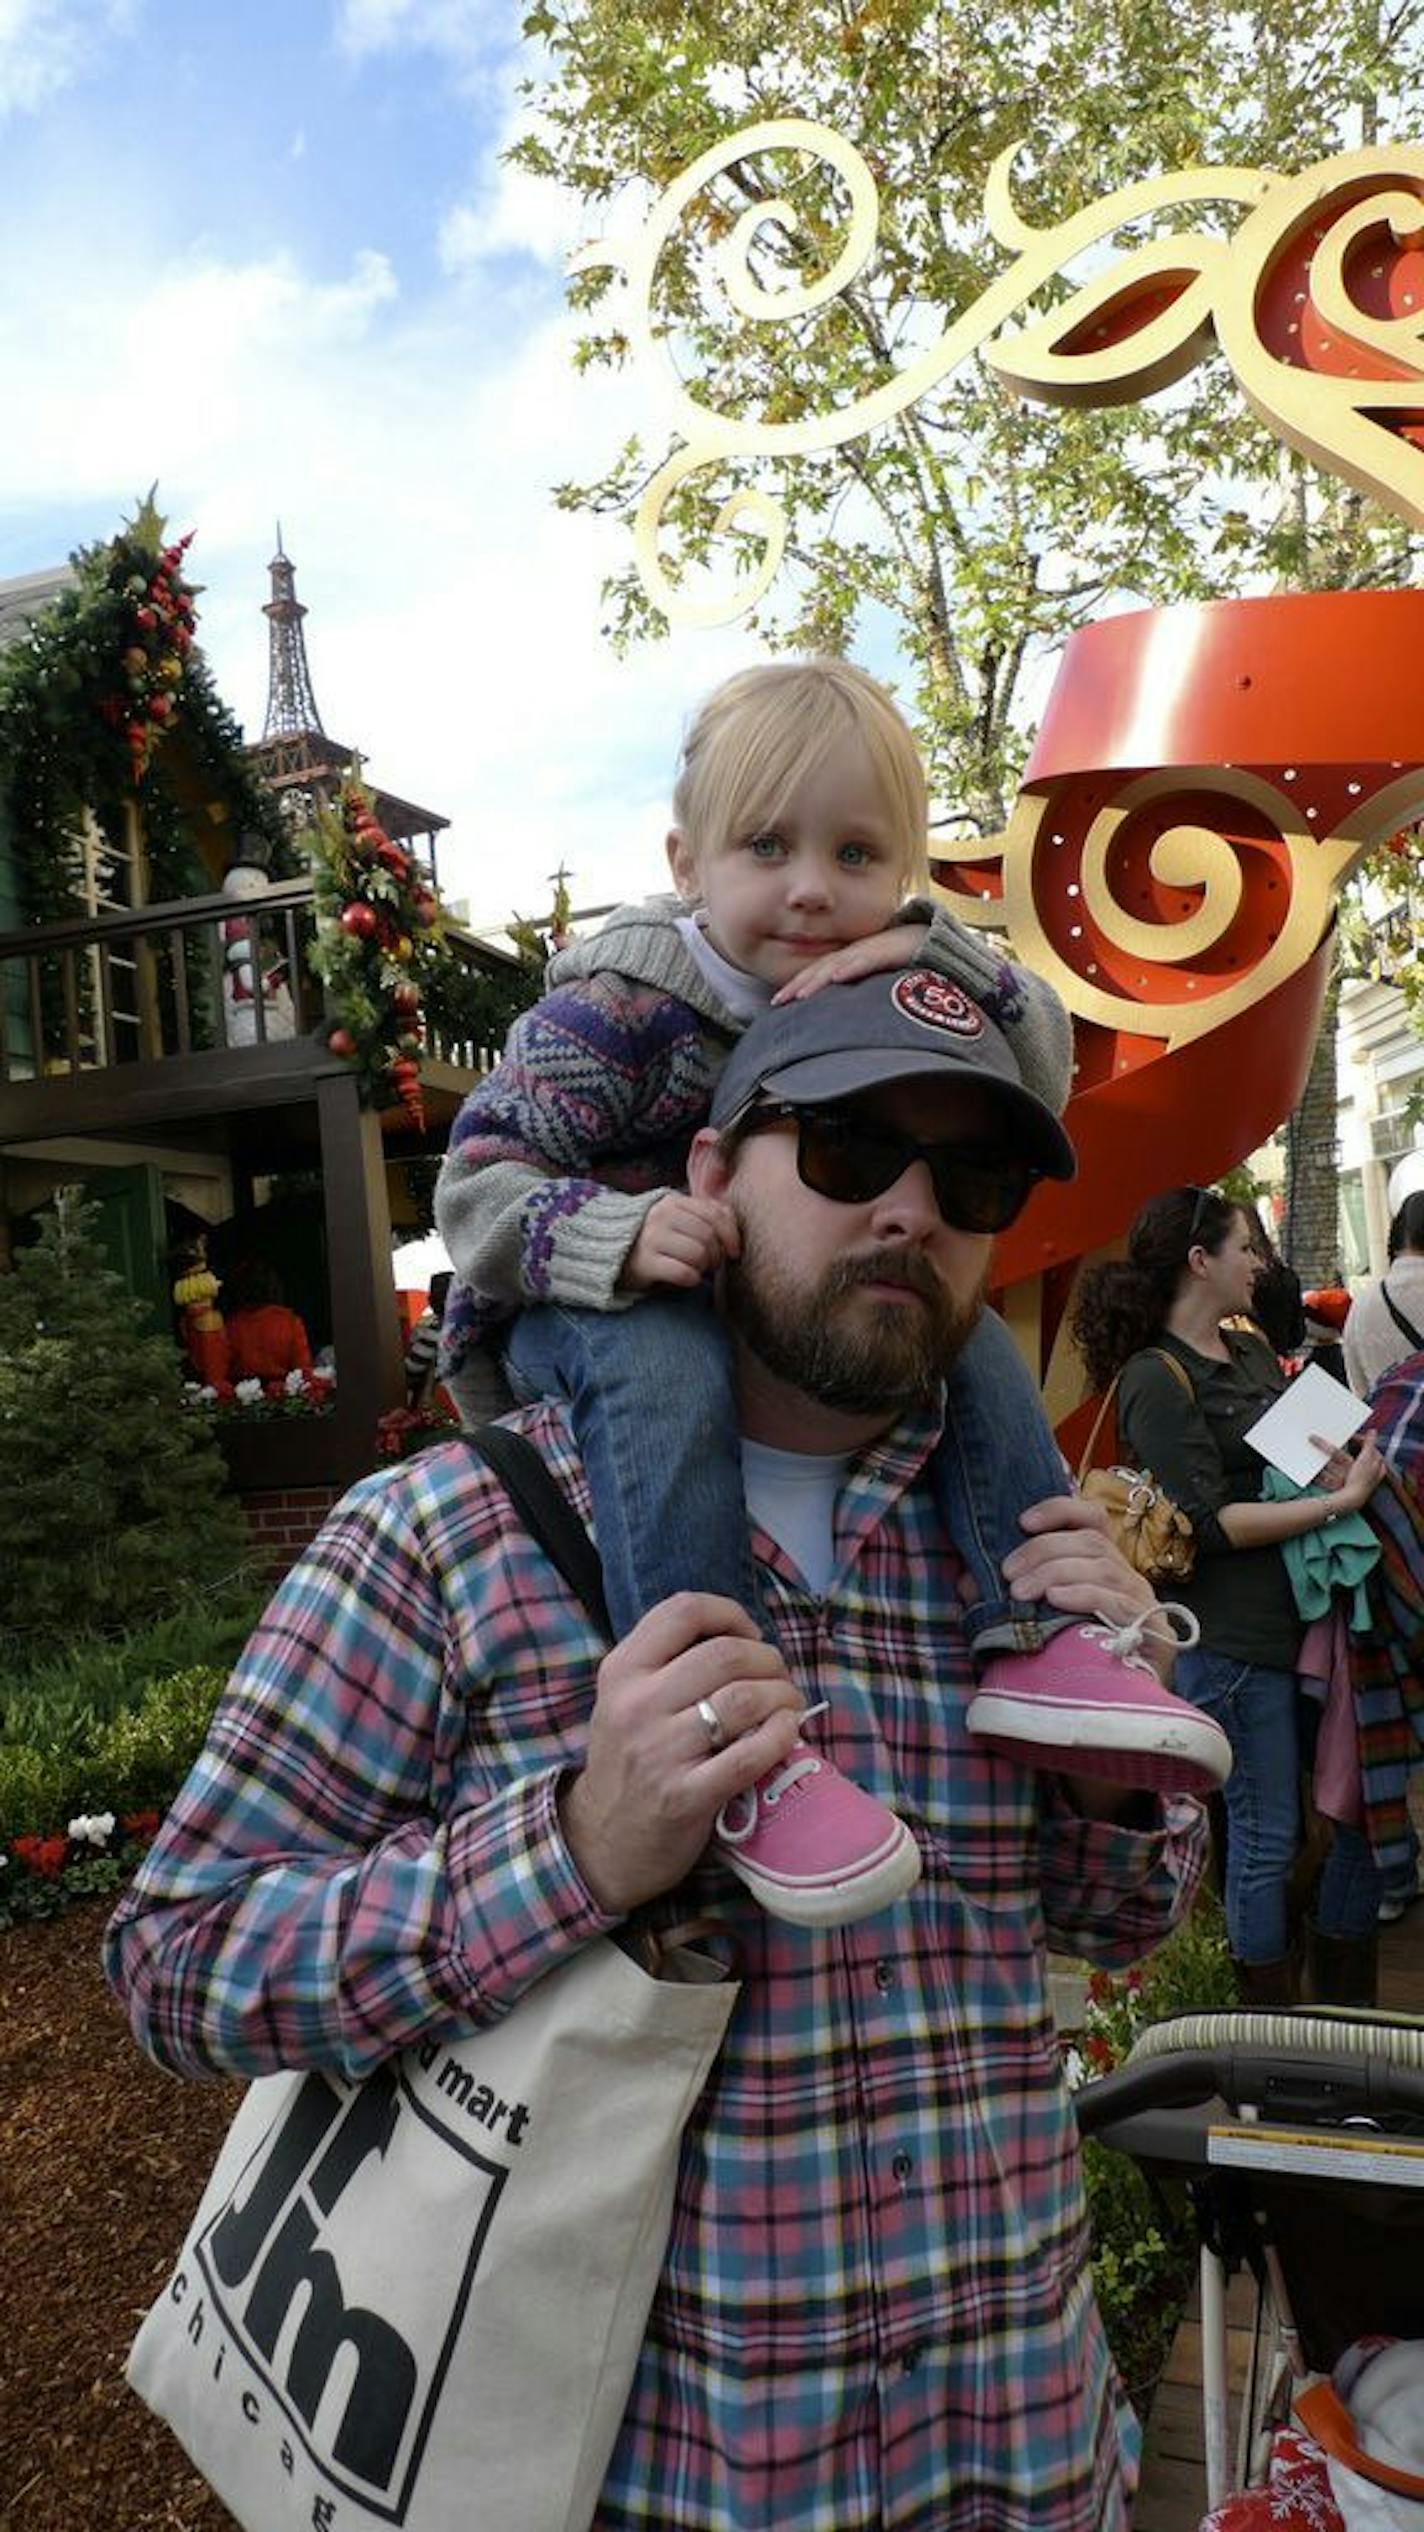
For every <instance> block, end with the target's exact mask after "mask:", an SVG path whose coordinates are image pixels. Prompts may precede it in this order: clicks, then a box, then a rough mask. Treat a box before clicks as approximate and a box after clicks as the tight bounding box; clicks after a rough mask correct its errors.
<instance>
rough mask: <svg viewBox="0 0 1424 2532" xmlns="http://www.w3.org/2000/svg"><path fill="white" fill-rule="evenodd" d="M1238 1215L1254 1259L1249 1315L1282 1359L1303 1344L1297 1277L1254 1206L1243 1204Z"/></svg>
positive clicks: (1301, 1313) (1303, 1318) (1284, 1359)
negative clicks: (1254, 1267) (1255, 1261)
mask: <svg viewBox="0 0 1424 2532" xmlns="http://www.w3.org/2000/svg"><path fill="white" fill-rule="evenodd" d="M1241 1217H1242V1220H1243V1221H1244V1223H1245V1225H1246V1232H1247V1237H1248V1239H1249V1241H1250V1244H1251V1252H1252V1255H1253V1256H1254V1257H1255V1258H1256V1260H1257V1266H1256V1281H1255V1283H1254V1284H1253V1286H1252V1289H1251V1306H1250V1310H1249V1313H1248V1316H1249V1317H1251V1318H1252V1319H1254V1320H1255V1322H1256V1325H1257V1327H1258V1328H1259V1329H1260V1331H1261V1334H1262V1335H1263V1336H1264V1338H1265V1340H1266V1343H1267V1344H1268V1345H1269V1346H1271V1347H1272V1348H1273V1349H1274V1351H1275V1352H1276V1354H1277V1355H1278V1356H1279V1357H1280V1359H1281V1360H1282V1362H1284V1361H1286V1360H1287V1359H1288V1357H1289V1356H1291V1355H1292V1354H1298V1353H1299V1351H1300V1349H1301V1347H1302V1345H1303V1344H1304V1343H1305V1309H1304V1306H1303V1303H1302V1300H1301V1291H1300V1277H1299V1275H1298V1274H1297V1273H1296V1271H1295V1268H1294V1267H1293V1266H1288V1265H1287V1264H1286V1261H1285V1259H1284V1258H1283V1257H1282V1255H1281V1253H1280V1250H1279V1249H1278V1248H1277V1247H1276V1244H1275V1242H1274V1240H1273V1239H1272V1238H1271V1235H1270V1233H1269V1231H1268V1230H1267V1229H1266V1226H1265V1224H1264V1222H1263V1221H1262V1220H1261V1217H1260V1214H1259V1213H1258V1212H1257V1210H1256V1207H1255V1206H1254V1205H1251V1204H1244V1205H1243V1206H1242V1207H1241Z"/></svg>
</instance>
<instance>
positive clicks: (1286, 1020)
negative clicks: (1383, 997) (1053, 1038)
mask: <svg viewBox="0 0 1424 2532" xmlns="http://www.w3.org/2000/svg"><path fill="white" fill-rule="evenodd" d="M1422 643H1424V592H1421V591H1417V590H1363V591H1351V592H1348V593H1345V594H1342V595H1338V596H1310V597H1305V596H1298V597H1285V598H1244V599H1234V600H1231V599H1227V600H1220V601H1217V602H1215V603H1212V604H1209V605H1204V606H1194V607H1171V608H1164V609H1153V610H1147V611H1144V612H1141V613H1136V614H1131V615H1120V616H1113V617H1109V618H1107V619H1106V620H1105V621H1104V622H1102V623H1100V624H1095V625H1092V626H1090V627H1088V629H1087V630H1086V631H1084V632H1082V633H1078V634H1075V635H1074V637H1073V639H1072V640H1071V641H1070V642H1069V644H1068V646H1067V649H1066V651H1065V653H1064V657H1063V664H1062V667H1061V669H1060V671H1059V674H1058V677H1057V680H1056V682H1055V684H1054V687H1053V691H1052V694H1051V695H1050V697H1049V702H1048V707H1047V710H1046V711H1045V713H1044V716H1043V721H1042V724H1041V726H1040V729H1039V734H1038V740H1037V743H1036V745H1035V747H1034V751H1033V754H1032V757H1031V758H1030V760H1029V764H1028V768H1027V771H1026V773H1025V776H1024V781H1023V786H1022V789H1021V790H1020V793H1019V797H1018V800H1017V803H1016V805H1015V808H1014V813H1013V816H1012V818H1011V820H1010V822H1009V826H1008V829H1007V832H1006V833H1005V834H1004V835H1003V836H1002V837H1000V838H998V839H997V840H996V842H995V843H994V844H993V845H992V846H988V847H984V848H981V849H979V850H976V851H974V852H972V853H968V852H966V853H961V854H960V856H959V857H958V858H957V859H955V860H953V861H949V862H941V863H939V864H937V866H936V876H937V878H938V880H939V883H940V887H941V890H942V892H943V893H944V894H945V896H946V897H947V899H948V901H949V902H950V903H951V905H952V906H953V907H954V910H955V912H956V913H958V914H959V915H960V916H961V917H962V918H963V919H964V920H966V921H968V922H971V923H985V924H992V925H994V926H995V927H997V928H1001V929H1002V930H1003V931H1005V932H1006V933H1007V936H1008V941H1009V946H1010V948H1011V949H1012V951H1013V954H1014V955H1015V956H1016V957H1018V958H1020V959H1022V960H1023V961H1024V962H1025V964H1027V965H1028V966H1030V967H1034V968H1036V969H1037V970H1038V971H1039V973H1040V974H1042V975H1045V976H1047V977H1049V978H1050V979H1051V981H1052V982H1053V984H1055V985H1056V986H1057V988H1058V991H1059V992H1060V993H1061V994H1062V996H1063V999H1064V1001H1065V1002H1066V1003H1067V1004H1068V1006H1069V1009H1070V1010H1071V1011H1072V1013H1073V1016H1074V1036H1075V1054H1076V1060H1077V1074H1076V1084H1075V1090H1074V1095H1073V1098H1072V1100H1071V1102H1070V1105H1069V1110H1068V1126H1069V1130H1070V1132H1071V1133H1072V1135H1073V1139H1074V1142H1075V1143H1076V1145H1077V1148H1078V1154H1079V1162H1080V1167H1079V1175H1078V1177H1077V1179H1076V1180H1075V1181H1074V1182H1073V1183H1072V1185H1070V1186H1067V1187H1056V1186H1050V1187H1044V1188H1042V1189H1040V1191H1039V1193H1038V1194H1037V1195H1036V1196H1035V1198H1034V1201H1033V1204H1032V1205H1031V1206H1030V1208H1029V1211H1028V1213H1027V1215H1026V1216H1025V1218H1024V1220H1023V1221H1022V1222H1021V1223H1019V1224H1017V1225H1016V1226H1015V1228H1014V1229H1013V1230H1012V1231H1010V1232H1008V1233H1006V1234H1005V1236H1004V1238H1003V1239H1002V1240H1001V1242H1000V1244H999V1267H1000V1271H1001V1272H1002V1274H1003V1277H1004V1280H1005V1283H1006V1284H1007V1285H1009V1286H1017V1287H1019V1289H1018V1290H1017V1291H1016V1292H1014V1293H1013V1294H1011V1296H1010V1304H1009V1306H1010V1315H1011V1317H1013V1318H1014V1320H1015V1323H1016V1325H1017V1327H1018V1329H1019V1333H1020V1335H1021V1338H1022V1339H1023V1341H1024V1342H1025V1343H1026V1345H1027V1347H1028V1350H1029V1351H1030V1353H1031V1354H1032V1355H1033V1356H1034V1358H1035V1359H1036V1360H1038V1361H1039V1362H1040V1363H1041V1364H1042V1365H1045V1366H1047V1367H1048V1368H1049V1386H1050V1393H1051V1395H1052V1397H1053V1402H1054V1404H1055V1406H1057V1407H1059V1408H1062V1407H1064V1406H1066V1405H1067V1404H1068V1403H1070V1402H1071V1400H1070V1394H1069V1390H1068V1388H1066V1387H1065V1386H1064V1385H1063V1384H1065V1383H1068V1382H1070V1379H1071V1375H1070V1372H1069V1369H1068V1367H1067V1365H1066V1363H1065V1362H1063V1360H1062V1358H1061V1356H1060V1363H1059V1374H1058V1375H1057V1376H1055V1374H1054V1372H1053V1368H1052V1366H1053V1358H1054V1352H1055V1345H1056V1339H1057V1336H1058V1331H1059V1322H1060V1320H1061V1316H1062V1311H1063V1308H1064V1307H1065V1305H1066V1300H1067V1296H1068V1291H1069V1289H1070V1286H1071V1280H1072V1269H1073V1267H1074V1264H1075V1262H1076V1261H1077V1260H1078V1259H1080V1258H1081V1257H1082V1256H1084V1255H1085V1254H1086V1253H1088V1252H1090V1251H1091V1250H1093V1249H1096V1248H1100V1247H1101V1246H1102V1245H1103V1244H1104V1243H1105V1242H1107V1241H1110V1240H1112V1239H1114V1238H1116V1237H1118V1236H1119V1235H1120V1234H1121V1233H1122V1232H1123V1231H1124V1230H1125V1229H1126V1227H1127V1224H1128V1223H1129V1221H1130V1220H1131V1218H1132V1216H1133V1214H1134V1213H1135V1212H1136V1210H1137V1208H1138V1206H1139V1205H1140V1204H1141V1203H1142V1202H1143V1201H1144V1199H1145V1198H1146V1197H1147V1196H1149V1195H1151V1194H1153V1193H1155V1192H1156V1191H1157V1190H1158V1189H1160V1188H1162V1187H1164V1186H1171V1185H1175V1184H1178V1183H1180V1182H1181V1181H1183V1180H1192V1179H1199V1180H1203V1181H1205V1180H1209V1179H1213V1178H1217V1177H1219V1176H1220V1175H1221V1173H1222V1172H1223V1171H1224V1170H1226V1169H1229V1168H1230V1167H1231V1166H1232V1164H1233V1163H1234V1162H1236V1161H1239V1160H1242V1159H1244V1158H1245V1156H1246V1154H1247V1153H1248V1152H1251V1151H1254V1150H1255V1149H1256V1148H1257V1146H1258V1145H1259V1144H1261V1143H1262V1142H1263V1141H1264V1140H1265V1139H1266V1136H1267V1135H1268V1134H1269V1133H1270V1132H1271V1131H1272V1130H1273V1128H1274V1127H1275V1126H1276V1125H1278V1124H1279V1123H1280V1120H1281V1119H1282V1117H1284V1116H1286V1115H1288V1114H1289V1112H1290V1110H1291V1108H1292V1107H1293V1106H1294V1105H1295V1102H1296V1100H1297V1099H1298V1097H1299V1095H1300V1091H1301V1088H1302V1086H1303V1083H1304V1079H1305V1074H1306V1072H1307V1070H1308V1067H1309V1062H1310V1054H1311V1049H1312V1046H1313V1044H1314V1039H1315V1030H1316V1023H1317V1020H1318V1017H1319V1009H1320V1002H1321V997H1322V995H1323V992H1324V988H1325V980H1326V975H1327V972H1328V960H1329V945H1328V937H1327V936H1328V933H1329V928H1330V923H1331V918H1332V914H1333V911H1334V904H1335V898H1336V894H1337V891H1338V889H1339V887H1340V885H1341V883H1342V881H1343V880H1345V879H1346V878H1347V877H1348V876H1349V873H1350V872H1351V870H1352V869H1353V868H1354V866H1355V864H1356V863H1357V862H1358V861H1359V860H1360V859H1361V857H1362V856H1363V855H1364V854H1365V853H1367V852H1369V851H1370V850H1371V848H1372V847H1373V846H1374V845H1376V844H1379V843H1381V842H1383V841H1385V840H1386V839H1387V838H1388V837H1389V836H1391V835H1392V834H1394V833H1395V832H1396V831H1397V830H1398V829H1399V828H1400V827H1401V826H1404V825H1407V824H1409V823H1411V822H1412V821H1414V820H1416V819H1418V818H1420V817H1421V816H1424V719H1421V715H1420V710H1419V700H1418V692H1417V688H1418V676H1417V671H1416V668H1415V662H1416V661H1417V659H1418V658H1419V656H1420V645H1421V644H1422ZM1035 1321H1036V1322H1037V1326H1036V1330H1035V1324H1034V1323H1035Z"/></svg>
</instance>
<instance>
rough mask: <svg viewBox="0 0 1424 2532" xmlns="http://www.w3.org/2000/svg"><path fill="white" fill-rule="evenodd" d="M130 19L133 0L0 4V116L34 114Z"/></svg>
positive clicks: (1, 0)
mask: <svg viewBox="0 0 1424 2532" xmlns="http://www.w3.org/2000/svg"><path fill="white" fill-rule="evenodd" d="M133 16H134V6H133V0H0V116H3V115H10V114H33V113H35V112H36V110H37V109H38V108H39V107H40V106H42V105H43V104H44V102H45V100H46V98H48V97H51V96H53V95H54V94H55V93H56V91H57V90H58V89H60V88H64V87H67V86H68V85H69V83H70V81H71V80H73V79H76V78H78V77H79V76H80V75H81V73H82V72H83V71H85V70H87V69H90V68H92V67H93V66H94V65H95V64H96V63H97V62H99V61H100V60H101V59H102V53H103V47H104V45H105V44H106V43H107V42H109V41H110V40H112V38H113V37H115V36H116V35H118V34H119V33H121V32H122V31H123V30H124V29H125V28H127V27H128V26H129V25H130V24H131V23H132V20H133Z"/></svg>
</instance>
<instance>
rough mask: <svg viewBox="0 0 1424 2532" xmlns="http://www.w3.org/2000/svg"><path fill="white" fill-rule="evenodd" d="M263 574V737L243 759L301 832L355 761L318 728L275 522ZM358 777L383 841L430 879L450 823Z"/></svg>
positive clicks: (296, 607)
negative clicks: (403, 850) (398, 847)
mask: <svg viewBox="0 0 1424 2532" xmlns="http://www.w3.org/2000/svg"><path fill="white" fill-rule="evenodd" d="M267 568H268V570H269V572H270V573H271V576H272V595H271V597H270V598H269V599H268V601H267V604H266V606H265V607H264V608H263V610H262V612H263V614H264V615H265V616H266V618H267V624H268V659H269V673H268V683H267V718H266V720H265V722H264V723H263V728H262V736H261V738H260V739H258V740H257V742H256V744H255V745H254V746H252V747H250V748H249V749H248V751H247V753H248V755H249V757H250V758H251V760H252V763H253V766H254V768H255V770H256V771H257V773H259V774H260V775H261V777H262V780H263V781H264V782H265V783H266V785H267V787H268V789H269V790H270V791H274V792H275V793H276V795H277V799H278V802H279V804H280V807H281V809H282V813H283V815H284V817H285V818H286V819H287V820H288V822H289V824H290V825H291V827H292V828H293V829H294V830H298V831H299V830H300V829H301V828H303V827H306V826H310V825H311V824H312V822H313V819H314V817H315V815H316V813H317V811H318V810H319V809H324V808H329V807H330V806H331V804H332V803H333V801H334V800H335V798H336V795H337V793H338V792H339V791H340V789H341V785H342V783H343V782H344V781H345V779H346V776H347V775H348V774H349V773H350V771H351V769H352V767H353V766H354V765H355V764H356V763H357V756H356V751H355V749H354V748H350V747H344V746H343V745H342V743H341V741H340V740H339V739H333V738H328V737H327V734H326V732H325V730H324V729H323V727H322V721H321V714H320V713H319V712H318V710H317V708H316V695H315V693H314V691H313V688H312V681H311V670H310V668H309V667H308V666H307V645H306V635H305V634H304V633H303V631H302V623H303V619H304V617H305V616H306V612H307V610H306V608H305V607H304V606H303V605H302V603H301V600H300V599H299V598H298V596H297V575H296V568H295V565H294V564H293V562H292V560H291V557H290V555H288V554H287V553H286V552H285V551H284V549H283V545H282V528H281V522H280V521H279V522H278V526H277V551H276V553H275V554H274V555H273V557H272V560H271V562H270V563H269V564H268V566H267ZM362 779H363V781H364V782H365V784H366V787H367V789H368V791H369V792H370V793H371V797H372V799H373V801H374V803H375V810H376V815H377V817H378V818H379V819H380V822H381V824H382V826H383V827H384V828H385V830H386V833H387V835H389V836H391V837H392V838H393V839H394V840H395V841H396V842H397V843H400V844H404V845H406V846H407V847H408V848H409V849H410V850H412V851H413V852H414V855H415V858H416V860H417V861H418V862H419V863H421V864H422V865H423V866H424V868H425V869H426V870H427V871H428V872H429V875H430V877H431V878H432V879H435V878H436V877H437V872H436V867H435V838H436V836H437V835H438V834H440V833H441V832H442V830H443V829H444V828H445V827H447V826H448V825H449V823H450V821H449V819H448V818H443V817H442V816H441V815H440V813H439V811H438V810H437V809H422V808H421V807H420V806H419V804H418V803H417V802H416V801H414V800H402V799H400V798H399V797H398V796H397V795H396V793H394V792H391V791H382V790H381V788H380V786H379V784H377V783H374V782H372V781H371V779H370V776H369V775H368V774H366V773H365V771H364V768H363V771H362ZM422 845H423V846H424V851H423V852H422V851H421V850H420V847H421V846H422Z"/></svg>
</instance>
